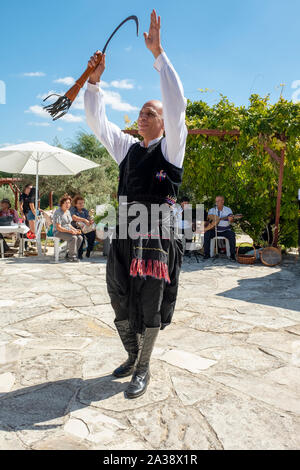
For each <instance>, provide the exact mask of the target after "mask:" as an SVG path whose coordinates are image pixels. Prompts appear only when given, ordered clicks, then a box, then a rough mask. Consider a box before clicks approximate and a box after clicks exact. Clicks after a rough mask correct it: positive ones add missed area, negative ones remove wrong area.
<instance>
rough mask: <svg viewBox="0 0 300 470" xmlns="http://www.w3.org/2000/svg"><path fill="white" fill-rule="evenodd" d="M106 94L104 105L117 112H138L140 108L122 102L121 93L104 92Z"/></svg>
mask: <svg viewBox="0 0 300 470" xmlns="http://www.w3.org/2000/svg"><path fill="white" fill-rule="evenodd" d="M103 93H104V103H105V104H107V105H109V106H111V108H112V109H114V110H116V111H126V112H130V111H138V109H139V108H137V107H136V106H132V105H131V104H129V103H125V102H123V101H122V98H121V95H120V93H117V92H116V91H110V90H103Z"/></svg>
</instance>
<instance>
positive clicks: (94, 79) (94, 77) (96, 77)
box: [88, 51, 105, 84]
mask: <svg viewBox="0 0 300 470" xmlns="http://www.w3.org/2000/svg"><path fill="white" fill-rule="evenodd" d="M99 56H102V59H101V62H100V63H99V65H98V66H97V67H96V68H95V70H94V71H93V73H91V75H90V77H89V83H93V84H95V83H98V82H100V77H101V75H102V74H103V72H104V70H105V54H102V52H100V51H97V52H95V54H94V55H93V56H92V57H91V58H90V60H89V62H88V66H89V67H95V65H96V64H97V63H98V61H99Z"/></svg>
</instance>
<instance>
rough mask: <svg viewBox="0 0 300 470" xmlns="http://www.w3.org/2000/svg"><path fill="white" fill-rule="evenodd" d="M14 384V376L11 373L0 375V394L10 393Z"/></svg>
mask: <svg viewBox="0 0 300 470" xmlns="http://www.w3.org/2000/svg"><path fill="white" fill-rule="evenodd" d="M14 383H15V375H14V374H12V373H11V372H6V373H4V374H0V393H6V392H10V390H11V389H12V388H13V385H14Z"/></svg>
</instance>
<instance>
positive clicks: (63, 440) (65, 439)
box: [31, 433, 90, 450]
mask: <svg viewBox="0 0 300 470" xmlns="http://www.w3.org/2000/svg"><path fill="white" fill-rule="evenodd" d="M31 448H32V449H34V450H89V449H90V446H89V445H88V444H87V443H85V442H82V439H76V438H75V436H71V435H68V434H66V433H60V434H58V435H57V436H53V437H49V438H46V439H43V440H41V441H39V442H37V443H36V444H34V445H32V447H31Z"/></svg>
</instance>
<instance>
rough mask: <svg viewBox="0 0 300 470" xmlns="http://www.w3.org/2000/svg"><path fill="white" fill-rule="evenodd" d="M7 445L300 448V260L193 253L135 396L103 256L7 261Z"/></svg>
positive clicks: (2, 333) (1, 382)
mask: <svg viewBox="0 0 300 470" xmlns="http://www.w3.org/2000/svg"><path fill="white" fill-rule="evenodd" d="M0 269H1V274H2V276H1V284H2V285H1V291H2V292H1V298H0V299H1V300H0V307H1V315H0V325H1V330H0V449H296V448H299V447H300V312H299V311H300V287H299V285H300V283H299V280H300V262H299V261H298V262H297V263H296V262H295V260H294V259H293V258H291V259H289V258H287V259H286V260H285V262H284V264H283V265H282V266H280V267H276V268H267V267H264V266H262V265H261V264H257V265H255V266H243V265H238V264H233V263H230V262H229V261H227V260H221V259H220V260H216V261H214V262H213V261H208V262H206V263H199V264H197V263H188V262H185V263H184V265H183V270H182V274H181V278H180V289H179V295H178V302H177V307H176V312H175V316H174V323H173V324H172V325H171V326H170V327H168V329H166V330H165V331H163V332H161V334H160V336H159V340H158V343H157V348H156V349H155V354H154V358H153V361H152V372H153V377H152V381H151V383H150V386H149V389H148V392H147V394H146V395H144V396H143V397H140V398H139V399H137V400H132V401H130V400H126V399H125V398H124V395H123V391H124V389H125V387H126V383H127V381H128V379H123V380H117V379H114V378H113V377H112V376H111V375H110V373H111V371H112V370H113V368H114V367H115V366H117V365H119V363H120V361H121V360H122V359H123V358H124V357H125V356H124V352H123V351H122V347H121V344H120V341H119V338H118V336H117V334H116V331H115V328H114V324H113V313H112V309H111V307H110V304H109V299H108V296H107V293H106V285H105V260H104V259H103V258H95V259H93V260H92V261H91V262H82V263H80V264H79V265H73V264H67V263H65V262H61V263H60V264H59V265H55V264H52V263H50V261H49V258H48V259H47V260H46V261H45V260H44V261H39V260H38V259H34V258H30V259H7V260H3V261H1V265H0Z"/></svg>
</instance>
